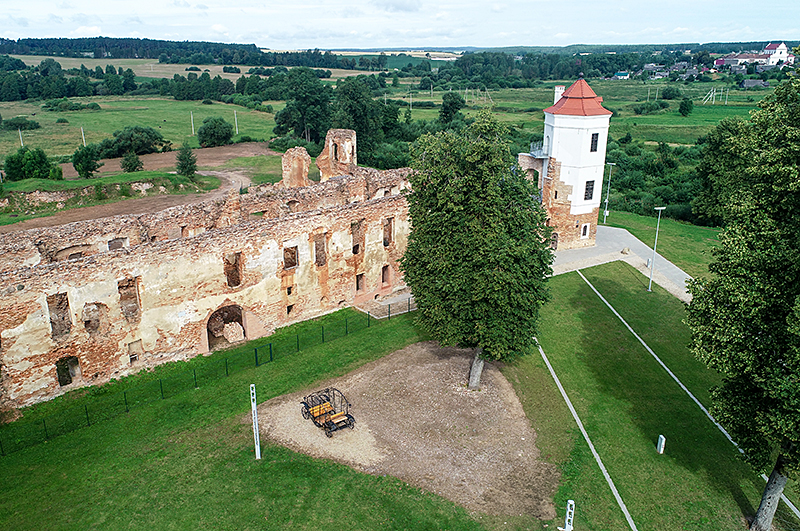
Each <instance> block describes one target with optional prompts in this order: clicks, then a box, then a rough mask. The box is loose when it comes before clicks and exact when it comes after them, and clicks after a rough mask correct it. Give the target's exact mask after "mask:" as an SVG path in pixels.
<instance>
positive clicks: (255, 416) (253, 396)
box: [250, 384, 261, 459]
mask: <svg viewBox="0 0 800 531" xmlns="http://www.w3.org/2000/svg"><path fill="white" fill-rule="evenodd" d="M250 408H251V409H252V410H253V439H254V440H255V443H256V459H261V439H260V438H259V437H258V409H257V408H256V384H250Z"/></svg>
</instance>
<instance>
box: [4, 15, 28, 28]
mask: <svg viewBox="0 0 800 531" xmlns="http://www.w3.org/2000/svg"><path fill="white" fill-rule="evenodd" d="M8 20H10V21H11V23H12V24H15V25H17V26H21V27H23V28H27V27H28V19H27V18H25V17H19V18H17V17H8Z"/></svg>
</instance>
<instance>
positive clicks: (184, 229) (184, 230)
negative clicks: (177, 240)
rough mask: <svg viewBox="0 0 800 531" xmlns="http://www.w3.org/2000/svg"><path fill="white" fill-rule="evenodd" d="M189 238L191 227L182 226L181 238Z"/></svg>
mask: <svg viewBox="0 0 800 531" xmlns="http://www.w3.org/2000/svg"><path fill="white" fill-rule="evenodd" d="M188 237H189V226H188V225H181V238H188Z"/></svg>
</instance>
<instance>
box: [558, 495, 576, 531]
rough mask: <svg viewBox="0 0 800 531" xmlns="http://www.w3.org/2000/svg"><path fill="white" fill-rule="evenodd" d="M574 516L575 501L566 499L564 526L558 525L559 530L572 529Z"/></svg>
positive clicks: (568, 530)
mask: <svg viewBox="0 0 800 531" xmlns="http://www.w3.org/2000/svg"><path fill="white" fill-rule="evenodd" d="M574 516H575V501H574V500H567V516H566V518H564V527H559V528H558V530H559V531H572V518H573V517H574Z"/></svg>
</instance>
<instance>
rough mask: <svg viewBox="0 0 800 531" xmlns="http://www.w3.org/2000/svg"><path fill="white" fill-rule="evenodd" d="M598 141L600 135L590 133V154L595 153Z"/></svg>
mask: <svg viewBox="0 0 800 531" xmlns="http://www.w3.org/2000/svg"><path fill="white" fill-rule="evenodd" d="M599 140H600V133H592V147H591V148H590V149H589V151H591V152H592V153H594V152H596V151H597V143H598V141H599Z"/></svg>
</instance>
